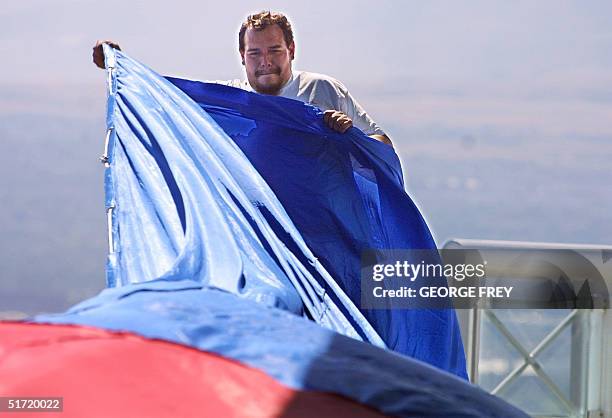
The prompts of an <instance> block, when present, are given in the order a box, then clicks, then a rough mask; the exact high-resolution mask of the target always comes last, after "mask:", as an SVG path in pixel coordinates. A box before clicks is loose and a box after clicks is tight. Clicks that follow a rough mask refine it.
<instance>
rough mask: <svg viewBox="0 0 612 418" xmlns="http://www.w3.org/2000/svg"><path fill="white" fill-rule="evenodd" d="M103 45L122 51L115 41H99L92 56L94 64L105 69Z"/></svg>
mask: <svg viewBox="0 0 612 418" xmlns="http://www.w3.org/2000/svg"><path fill="white" fill-rule="evenodd" d="M102 44H108V45H110V47H111V48H114V49H118V50H119V51H121V48H120V47H119V44H117V43H116V42H113V41H97V42H96V44H95V45H94V47H93V53H92V54H91V56H92V58H93V62H94V64H96V65H97V66H98V67H100V68H102V69H104V50H103V49H102Z"/></svg>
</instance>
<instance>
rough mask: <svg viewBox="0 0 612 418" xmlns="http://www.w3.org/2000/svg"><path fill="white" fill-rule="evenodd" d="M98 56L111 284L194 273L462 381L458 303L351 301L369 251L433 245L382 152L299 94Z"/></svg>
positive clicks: (115, 54) (390, 155) (113, 54)
mask: <svg viewBox="0 0 612 418" xmlns="http://www.w3.org/2000/svg"><path fill="white" fill-rule="evenodd" d="M105 53H106V55H107V65H109V63H110V66H113V67H114V70H113V76H112V77H111V79H110V85H111V94H110V97H109V105H108V106H109V109H108V119H107V122H108V126H109V128H111V129H112V130H111V133H112V134H111V144H110V157H111V158H110V168H109V169H108V170H107V178H106V195H107V205H108V206H109V207H114V210H113V215H112V217H113V237H114V245H115V248H114V249H115V251H114V252H113V253H112V254H111V255H110V256H109V262H108V269H107V271H108V274H107V277H108V284H109V286H110V287H113V286H125V285H129V284H134V283H142V282H149V281H151V280H156V281H176V280H183V279H190V280H194V281H197V282H198V283H201V284H202V285H204V286H206V287H212V288H217V289H221V290H224V291H226V292H230V293H233V294H235V295H238V296H240V297H243V298H247V299H251V300H254V301H256V302H259V303H260V304H263V305H267V306H270V307H277V308H282V309H285V310H288V311H289V312H292V313H294V314H297V315H305V316H308V317H309V318H311V319H313V320H315V321H316V322H318V323H319V324H321V325H323V326H325V327H327V328H329V329H332V330H334V331H337V332H339V333H342V334H345V335H348V336H351V337H353V338H357V339H362V340H365V341H369V342H371V343H373V344H376V345H379V346H385V345H386V346H388V347H389V348H390V349H393V350H395V351H397V352H399V353H402V354H406V355H409V356H411V357H414V358H416V359H418V360H422V361H424V362H427V363H429V364H432V365H434V366H436V367H439V368H441V369H443V370H447V371H449V372H451V373H454V374H457V375H459V376H462V377H466V371H465V357H464V353H463V347H462V344H461V338H460V334H459V328H458V325H457V321H456V317H455V313H454V312H453V311H452V310H450V309H411V310H399V309H394V310H364V309H358V308H357V307H358V306H359V304H360V256H361V252H362V251H363V250H366V249H370V248H376V249H386V248H388V249H390V248H418V249H434V248H435V244H434V242H433V239H432V237H431V234H430V233H429V230H428V228H427V225H426V224H425V222H424V220H423V218H422V216H421V215H420V213H419V211H418V209H417V208H416V207H415V205H414V203H413V202H412V200H411V199H410V197H409V196H408V195H407V194H406V193H405V191H404V189H403V182H402V175H401V167H400V164H399V160H398V158H397V155H396V154H395V153H394V151H393V150H392V148H391V147H389V146H387V145H384V144H382V143H379V142H377V141H374V140H373V139H371V138H369V137H367V136H366V135H364V134H363V133H362V132H361V131H359V130H358V129H357V128H351V129H350V130H349V131H348V132H347V133H345V134H338V133H335V132H333V131H332V130H330V129H329V128H327V127H326V126H325V125H324V123H323V121H322V113H321V111H320V110H319V109H317V108H315V107H312V106H309V105H307V104H303V103H301V102H298V101H294V100H290V99H285V98H279V97H271V96H264V95H259V94H255V93H250V92H246V91H242V90H239V89H235V88H231V87H227V86H221V85H213V84H205V83H200V82H195V81H188V80H180V79H176V78H170V79H169V80H170V82H171V83H170V82H168V81H167V80H166V79H164V78H162V77H160V76H158V75H157V74H155V73H154V72H153V71H151V70H150V69H148V68H146V67H145V66H143V65H141V64H139V63H137V62H135V61H133V60H131V59H130V58H129V57H127V56H125V55H124V54H122V53H121V52H119V51H112V50H110V48H106V49H105ZM175 86H176V87H178V89H177V88H176V87H175ZM179 89H180V90H179Z"/></svg>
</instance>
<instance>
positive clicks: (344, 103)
mask: <svg viewBox="0 0 612 418" xmlns="http://www.w3.org/2000/svg"><path fill="white" fill-rule="evenodd" d="M338 84H339V86H338V87H339V88H340V90H341V91H342V92H343V94H342V95H341V96H340V97H339V99H340V100H339V104H340V109H338V110H340V111H341V112H344V113H345V114H346V115H347V116H348V117H349V118H351V119H352V121H353V126H356V127H358V128H359V129H361V130H362V131H363V132H364V133H365V134H366V135H385V132H384V131H383V130H382V129H381V127H380V126H378V125H377V124H376V122H374V120H373V119H372V118H371V117H370V115H368V114H367V113H366V111H365V110H364V108H363V107H361V105H360V104H359V103H358V102H357V100H355V98H354V97H353V96H352V95H351V93H349V91H348V89H347V88H346V87H344V86H343V85H342V84H340V83H338Z"/></svg>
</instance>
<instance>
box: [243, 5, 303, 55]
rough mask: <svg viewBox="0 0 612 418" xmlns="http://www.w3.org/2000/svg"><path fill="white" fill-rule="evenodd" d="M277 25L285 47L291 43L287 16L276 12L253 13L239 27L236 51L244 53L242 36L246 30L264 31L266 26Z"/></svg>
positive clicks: (291, 37)
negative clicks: (281, 32)
mask: <svg viewBox="0 0 612 418" xmlns="http://www.w3.org/2000/svg"><path fill="white" fill-rule="evenodd" d="M272 25H278V27H279V28H281V30H282V31H283V37H284V38H285V43H286V44H287V46H289V45H291V44H292V43H293V29H291V23H289V20H287V16H285V15H284V14H282V13H278V12H271V11H269V10H268V11H262V12H259V13H255V14H253V15H250V16H249V17H247V18H246V20H245V21H244V22H243V23H242V26H241V27H240V32H238V50H239V51H240V52H243V51H244V34H245V33H246V30H247V29H248V28H253V29H255V30H264V29H265V28H267V27H268V26H272Z"/></svg>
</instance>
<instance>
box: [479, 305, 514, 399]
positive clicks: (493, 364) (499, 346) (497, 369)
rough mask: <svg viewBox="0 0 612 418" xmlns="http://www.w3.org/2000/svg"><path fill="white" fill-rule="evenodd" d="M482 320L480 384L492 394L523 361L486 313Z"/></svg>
mask: <svg viewBox="0 0 612 418" xmlns="http://www.w3.org/2000/svg"><path fill="white" fill-rule="evenodd" d="M495 313H497V311H495ZM481 318H482V319H481V324H480V353H479V358H478V384H479V386H480V387H482V388H483V389H484V390H486V391H489V392H490V391H492V390H493V389H494V388H495V387H496V386H497V385H498V384H499V383H500V382H501V381H502V380H503V379H504V378H505V377H506V376H507V375H508V374H509V373H510V372H511V371H512V370H513V369H514V368H516V367H518V366H519V365H521V364H522V363H523V361H522V357H521V355H520V353H519V352H518V351H516V349H515V348H514V347H513V346H512V345H511V344H510V343H509V342H508V339H507V338H506V337H504V335H503V334H501V333H500V332H499V330H498V329H497V327H495V325H493V323H491V321H490V320H489V319H488V318H487V317H486V315H485V313H484V312H482V316H481Z"/></svg>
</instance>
